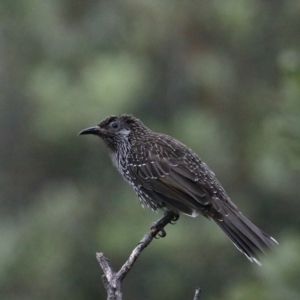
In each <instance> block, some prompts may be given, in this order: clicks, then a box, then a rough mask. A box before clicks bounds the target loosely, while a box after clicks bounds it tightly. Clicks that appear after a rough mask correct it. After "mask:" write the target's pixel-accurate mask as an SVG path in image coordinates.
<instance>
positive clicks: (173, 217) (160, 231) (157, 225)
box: [151, 211, 179, 237]
mask: <svg viewBox="0 0 300 300" xmlns="http://www.w3.org/2000/svg"><path fill="white" fill-rule="evenodd" d="M166 216H169V217H170V221H169V223H170V224H172V225H174V224H175V222H176V221H177V220H178V219H179V214H178V213H177V212H173V211H167V212H165V213H164V217H163V218H161V219H160V220H158V221H156V222H154V223H153V224H152V226H151V231H153V230H155V231H156V232H157V233H156V234H157V235H158V236H159V237H165V236H166V235H167V233H166V231H165V230H164V226H165V225H166V223H163V224H162V220H163V219H164V218H165V217H166Z"/></svg>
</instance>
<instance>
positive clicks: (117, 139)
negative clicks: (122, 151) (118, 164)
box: [78, 114, 149, 150]
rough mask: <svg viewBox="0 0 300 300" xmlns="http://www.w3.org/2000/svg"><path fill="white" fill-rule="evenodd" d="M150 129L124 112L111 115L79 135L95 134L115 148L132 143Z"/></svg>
mask: <svg viewBox="0 0 300 300" xmlns="http://www.w3.org/2000/svg"><path fill="white" fill-rule="evenodd" d="M146 131H149V129H148V128H147V127H145V126H144V124H143V123H142V122H141V121H140V120H139V119H137V118H135V117H134V116H132V115H127V114H122V115H118V116H110V117H107V118H106V119H104V120H103V121H101V122H100V123H99V124H98V125H97V126H93V127H89V128H86V129H84V130H82V131H80V132H79V133H78V135H84V134H93V135H97V136H99V137H100V138H102V139H103V140H104V142H105V143H106V144H107V145H108V146H109V148H111V149H112V150H115V149H116V148H118V147H119V146H120V145H123V144H124V143H126V144H128V143H130V144H132V143H134V142H135V141H136V140H137V139H138V136H139V135H141V134H143V133H144V132H146Z"/></svg>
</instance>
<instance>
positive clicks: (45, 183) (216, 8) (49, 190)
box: [0, 0, 300, 300]
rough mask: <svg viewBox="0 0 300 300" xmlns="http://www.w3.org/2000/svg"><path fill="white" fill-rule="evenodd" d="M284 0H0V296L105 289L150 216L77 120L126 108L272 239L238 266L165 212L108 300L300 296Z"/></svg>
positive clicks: (299, 131) (294, 95) (194, 227)
mask: <svg viewBox="0 0 300 300" xmlns="http://www.w3.org/2000/svg"><path fill="white" fill-rule="evenodd" d="M299 33H300V2H299V1H298V0H284V1H283V0H273V1H270V0H261V1H259V0H239V1H234V0H222V1H195V0H189V1H180V0H178V1H176V0H173V1H170V0H164V1H162V0H159V1H158V0H151V1H149V0H148V1H146V0H85V1H83V0H77V1H72V0H45V1H39V0H1V2H0V95H1V96H0V101H1V102H0V129H1V143H0V168H1V169H0V178H1V189H0V205H1V206H0V298H1V299H7V300H15V299H22V300H26V299H30V300H35V299H56V300H62V299H73V300H81V299H91V300H92V299H95V300H96V299H105V298H106V293H105V290H104V288H103V286H102V283H101V276H102V271H101V269H100V267H99V265H98V263H97V261H96V259H95V253H96V252H99V251H103V252H104V253H105V254H106V255H107V256H108V257H109V258H110V259H111V261H112V264H113V266H114V268H115V269H119V268H120V267H121V265H122V264H123V263H124V261H125V260H126V259H127V257H128V255H129V254H130V252H131V250H132V249H133V248H134V247H135V246H136V245H137V243H138V241H139V240H140V239H141V237H142V236H143V234H144V233H145V232H146V231H148V230H149V227H150V225H151V223H152V222H153V221H155V220H157V219H158V218H159V217H160V215H159V214H155V213H153V212H151V211H150V210H147V209H142V208H141V206H140V204H139V202H138V199H137V197H136V195H135V194H134V192H133V191H132V190H131V188H130V186H129V185H127V184H126V183H125V182H123V180H122V178H121V176H120V175H119V174H118V173H117V171H116V170H115V169H114V168H113V167H112V165H111V162H110V160H109V157H108V155H107V153H106V151H105V148H104V145H103V144H102V143H101V142H100V141H99V140H97V139H96V138H95V137H90V136H89V137H78V136H77V133H78V132H79V131H80V130H82V129H83V128H86V127H88V126H92V125H95V124H97V123H98V122H99V121H101V120H102V119H103V118H105V117H107V116H108V115H111V114H119V113H131V114H134V115H135V116H137V117H139V118H141V119H142V120H143V122H144V123H145V124H146V125H147V126H149V127H150V128H152V129H153V130H156V131H160V132H164V133H167V134H170V135H173V136H175V137H177V138H178V139H180V140H181V141H183V142H184V143H185V144H187V145H188V146H190V147H191V148H193V149H194V150H195V151H196V152H197V153H198V154H199V155H200V157H201V158H202V159H203V160H204V161H205V162H206V163H207V164H208V165H209V166H210V167H211V168H212V169H213V170H214V172H215V173H216V174H217V176H218V178H219V179H220V181H221V182H222V183H223V186H224V187H225V188H226V190H227V192H228V193H229V195H230V196H231V198H232V199H233V201H234V202H235V203H236V204H237V205H238V206H239V208H240V209H241V210H242V211H243V212H244V214H245V215H246V216H248V217H249V218H250V219H251V220H252V221H253V222H254V223H256V224H257V225H259V227H261V228H263V229H264V230H265V231H267V232H268V233H270V234H272V235H273V236H274V237H275V238H276V239H278V241H279V242H280V247H278V249H277V250H276V251H274V252H273V253H271V254H270V255H268V256H266V257H263V258H262V259H261V261H262V263H263V267H259V266H257V265H255V264H251V263H250V262H249V261H248V260H247V259H246V258H245V257H244V256H243V255H242V254H241V253H239V252H238V251H237V250H236V249H235V247H234V246H233V245H232V244H231V243H230V241H229V240H228V239H227V237H226V236H225V235H224V234H223V233H222V232H221V231H220V230H219V228H217V226H216V225H215V224H214V223H213V222H209V221H208V220H206V219H205V218H199V219H191V218H188V217H185V216H183V217H181V219H180V220H179V221H178V222H177V224H176V225H175V226H168V227H167V234H168V235H167V237H166V238H164V239H160V240H155V241H154V242H153V243H152V244H151V246H150V247H148V248H147V249H146V250H145V251H144V252H143V254H142V256H141V257H140V258H139V260H138V261H137V263H136V265H135V267H134V268H133V269H132V271H131V272H130V273H129V275H128V277H127V278H126V279H125V281H124V286H123V292H124V299H144V300H152V299H174V300H177V299H178V300H179V299H192V298H193V294H194V289H195V287H196V286H197V285H199V286H201V287H202V290H203V294H202V298H203V299H208V300H216V299H223V300H241V299H243V300H250V299H260V300H267V299H273V300H276V299H278V300H279V299H289V300H293V299H297V300H298V299H299V298H300V285H299V283H300V281H299V278H300V218H299V211H300V200H299V194H300V181H299V180H300V176H299V175H300V174H299V171H300V118H299V117H300V34H299Z"/></svg>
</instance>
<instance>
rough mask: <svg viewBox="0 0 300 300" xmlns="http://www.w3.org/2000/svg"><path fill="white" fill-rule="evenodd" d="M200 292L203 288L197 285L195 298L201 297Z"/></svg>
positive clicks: (195, 299)
mask: <svg viewBox="0 0 300 300" xmlns="http://www.w3.org/2000/svg"><path fill="white" fill-rule="evenodd" d="M200 293H201V288H200V287H196V291H195V296H194V300H199V299H200Z"/></svg>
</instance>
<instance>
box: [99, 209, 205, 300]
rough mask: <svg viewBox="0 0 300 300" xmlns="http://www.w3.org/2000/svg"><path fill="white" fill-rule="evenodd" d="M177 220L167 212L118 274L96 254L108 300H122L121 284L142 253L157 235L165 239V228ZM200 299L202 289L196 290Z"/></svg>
mask: <svg viewBox="0 0 300 300" xmlns="http://www.w3.org/2000/svg"><path fill="white" fill-rule="evenodd" d="M177 219H178V215H176V214H174V213H173V212H167V213H165V214H164V216H163V217H162V218H160V219H159V220H158V221H157V222H155V223H153V225H152V227H151V230H150V231H149V232H148V233H146V234H145V235H144V236H143V238H142V239H141V241H140V242H139V243H138V245H137V247H135V248H134V250H133V251H132V252H131V254H130V256H129V258H128V260H127V261H126V262H125V264H124V265H123V266H122V267H121V269H120V270H119V271H118V272H115V271H114V270H113V268H112V266H111V264H110V262H109V260H108V258H107V257H105V256H104V254H103V253H102V252H100V253H96V258H97V260H98V262H99V264H100V267H101V268H102V270H103V272H104V275H103V276H102V282H103V285H104V287H105V289H106V292H107V300H122V292H121V283H122V281H123V279H124V278H125V277H126V275H127V274H128V272H129V271H130V270H131V268H132V266H133V265H134V263H135V262H136V260H137V259H138V257H139V256H140V254H141V253H142V251H143V250H144V249H145V248H146V247H147V246H148V245H149V244H150V243H151V242H152V240H153V238H155V237H156V236H157V235H159V236H161V237H164V236H165V235H166V233H165V231H164V227H165V226H166V225H167V224H169V223H172V221H174V220H177ZM199 297H200V288H196V293H195V297H194V300H199Z"/></svg>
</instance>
